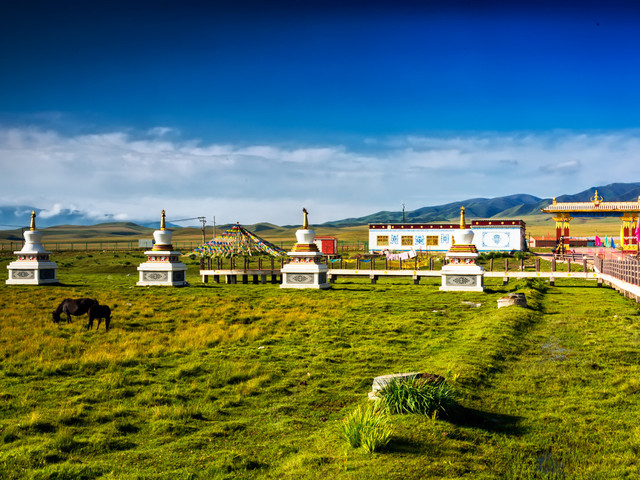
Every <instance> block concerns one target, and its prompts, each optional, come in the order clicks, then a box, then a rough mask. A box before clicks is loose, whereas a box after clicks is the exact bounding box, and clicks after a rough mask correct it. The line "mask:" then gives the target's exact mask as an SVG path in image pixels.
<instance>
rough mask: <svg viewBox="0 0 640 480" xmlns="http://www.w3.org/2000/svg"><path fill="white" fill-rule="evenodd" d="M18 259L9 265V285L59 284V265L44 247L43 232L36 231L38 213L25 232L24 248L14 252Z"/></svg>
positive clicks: (33, 213)
mask: <svg viewBox="0 0 640 480" xmlns="http://www.w3.org/2000/svg"><path fill="white" fill-rule="evenodd" d="M13 253H15V254H16V255H17V256H18V259H17V260H16V261H14V262H11V263H10V264H9V265H7V269H8V270H9V278H8V279H7V281H6V284H7V285H47V284H55V283H58V279H57V278H56V270H57V269H58V265H56V263H55V262H52V261H51V260H49V255H50V254H51V252H47V251H46V250H45V249H44V247H43V246H42V232H39V231H38V230H36V212H31V226H30V228H29V230H27V231H26V232H24V246H23V247H22V250H20V251H19V252H13Z"/></svg>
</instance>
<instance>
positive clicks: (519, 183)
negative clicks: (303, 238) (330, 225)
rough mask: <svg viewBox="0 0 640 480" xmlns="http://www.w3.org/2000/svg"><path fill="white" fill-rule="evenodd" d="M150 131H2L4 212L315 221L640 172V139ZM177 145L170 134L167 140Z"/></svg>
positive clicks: (544, 192)
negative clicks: (211, 138)
mask: <svg viewBox="0 0 640 480" xmlns="http://www.w3.org/2000/svg"><path fill="white" fill-rule="evenodd" d="M169 133H174V132H173V131H172V129H169V128H167V127H157V128H155V129H152V130H150V131H148V132H147V136H146V137H144V138H137V137H134V136H133V135H132V134H131V133H128V132H124V131H121V132H110V133H104V134H90V135H77V136H73V137H69V136H64V135H61V134H59V133H57V132H55V131H51V130H46V131H45V130H38V129H29V128H5V129H0V161H1V162H2V168H3V176H2V178H1V179H0V205H34V206H36V207H38V208H44V209H45V210H46V211H45V212H43V213H41V215H42V216H45V218H46V216H47V215H54V214H55V212H60V211H62V210H64V209H68V210H79V211H81V212H83V213H85V214H86V215H87V216H88V217H91V218H95V219H99V220H101V221H103V220H104V219H105V216H107V217H108V218H114V219H119V220H129V219H136V220H137V219H141V220H145V219H147V220H149V221H155V220H156V219H157V218H159V217H158V215H159V212H160V210H162V209H163V208H164V209H166V210H167V212H168V214H169V217H170V218H171V217H173V218H186V217H195V216H200V215H206V216H207V217H208V218H211V216H213V215H215V216H216V219H217V221H218V223H227V222H235V221H240V222H241V223H254V222H258V221H269V222H273V223H278V224H296V223H299V221H300V218H299V217H300V215H299V211H300V210H301V209H302V207H303V206H304V207H307V208H308V209H309V211H310V212H311V215H310V219H311V221H312V223H322V222H324V221H328V220H335V219H340V218H346V217H355V216H361V215H366V214H369V213H373V212H376V211H379V210H400V209H401V203H402V202H403V201H404V203H406V205H407V209H409V210H412V209H416V208H420V207H423V206H426V205H437V204H441V203H446V202H451V201H456V200H464V199H466V198H473V197H494V196H501V195H508V194H513V193H531V194H533V195H538V196H545V197H551V196H557V195H560V194H563V193H575V192H578V191H580V190H583V189H586V188H588V187H591V186H594V185H602V184H607V183H611V182H633V181H637V180H638V179H639V178H640V176H639V174H640V140H639V137H638V133H639V132H637V131H618V132H604V133H598V132H596V133H580V132H578V133H576V132H548V133H541V134H526V133H508V134H497V133H481V134H473V135H471V134H470V135H468V136H462V135H457V136H448V137H447V136H442V137H435V136H434V137H427V136H425V137H418V136H408V137H394V138H382V137H381V138H375V139H371V138H370V139H364V140H363V143H362V147H363V149H362V150H358V149H354V148H347V147H346V146H344V145H321V146H308V145H300V146H297V147H291V146H282V145H278V144H257V145H250V146H246V145H233V144H204V143H203V142H201V141H198V140H197V139H187V140H179V139H177V137H176V136H175V135H169ZM174 137H175V138H174Z"/></svg>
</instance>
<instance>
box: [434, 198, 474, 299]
mask: <svg viewBox="0 0 640 480" xmlns="http://www.w3.org/2000/svg"><path fill="white" fill-rule="evenodd" d="M473 236H474V233H473V230H471V229H470V228H467V227H466V226H465V220H464V207H460V230H458V231H457V232H455V233H454V234H453V239H454V244H453V245H452V246H451V248H450V249H449V251H448V252H447V260H449V263H448V264H447V265H445V266H444V267H442V286H441V287H440V290H444V291H456V292H483V291H484V269H483V268H482V267H481V266H480V265H478V264H477V263H476V260H477V258H478V249H477V248H476V246H475V245H474V243H473Z"/></svg>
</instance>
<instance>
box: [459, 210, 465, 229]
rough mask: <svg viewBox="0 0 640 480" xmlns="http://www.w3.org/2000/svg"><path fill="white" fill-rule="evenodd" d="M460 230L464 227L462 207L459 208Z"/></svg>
mask: <svg viewBox="0 0 640 480" xmlns="http://www.w3.org/2000/svg"><path fill="white" fill-rule="evenodd" d="M460 228H465V226H464V207H460Z"/></svg>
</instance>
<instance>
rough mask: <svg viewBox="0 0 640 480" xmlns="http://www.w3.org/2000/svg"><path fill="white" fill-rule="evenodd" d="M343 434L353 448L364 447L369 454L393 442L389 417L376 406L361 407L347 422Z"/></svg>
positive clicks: (343, 427)
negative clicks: (390, 441)
mask: <svg viewBox="0 0 640 480" xmlns="http://www.w3.org/2000/svg"><path fill="white" fill-rule="evenodd" d="M342 433H343V435H344V437H345V438H346V439H347V442H349V444H350V445H351V446H352V447H353V448H358V447H360V446H362V447H364V449H365V450H367V451H368V452H369V453H373V452H375V451H376V450H379V449H380V448H382V447H384V446H385V445H386V444H387V443H389V440H391V433H392V429H391V425H389V417H388V416H387V415H386V413H385V412H384V411H383V410H380V409H377V408H376V406H375V405H368V406H366V407H362V406H359V407H358V408H357V409H356V410H354V411H353V412H352V413H351V414H350V415H349V416H348V417H347V418H346V419H345V420H344V423H343V425H342Z"/></svg>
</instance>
